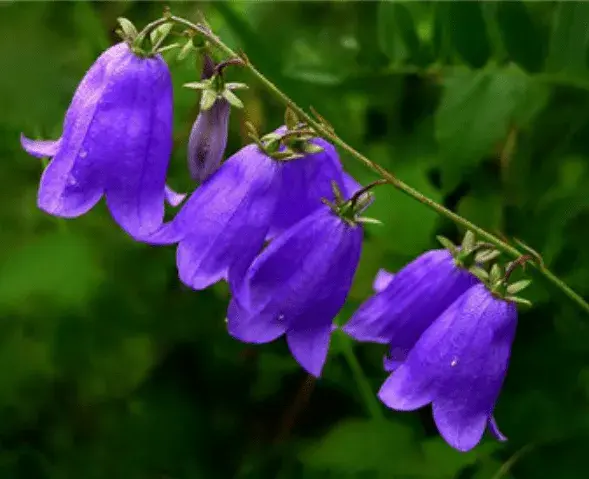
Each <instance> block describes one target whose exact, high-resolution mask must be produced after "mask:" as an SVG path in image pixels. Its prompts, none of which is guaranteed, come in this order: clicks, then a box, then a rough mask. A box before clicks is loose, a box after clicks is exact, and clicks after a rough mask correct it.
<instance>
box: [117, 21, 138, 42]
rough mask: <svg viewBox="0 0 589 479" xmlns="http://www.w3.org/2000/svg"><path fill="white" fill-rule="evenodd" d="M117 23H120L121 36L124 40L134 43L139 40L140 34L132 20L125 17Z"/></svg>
mask: <svg viewBox="0 0 589 479" xmlns="http://www.w3.org/2000/svg"><path fill="white" fill-rule="evenodd" d="M117 22H119V25H120V26H121V32H122V35H121V36H122V37H123V39H125V40H130V41H133V40H135V39H136V38H137V35H139V32H138V31H137V28H135V25H133V23H132V22H131V20H129V19H128V18H125V17H119V18H117Z"/></svg>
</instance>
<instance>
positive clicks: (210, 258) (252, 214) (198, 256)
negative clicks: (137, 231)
mask: <svg viewBox="0 0 589 479" xmlns="http://www.w3.org/2000/svg"><path fill="white" fill-rule="evenodd" d="M283 166H284V164H283V163H281V162H279V161H276V160H274V159H272V158H270V157H269V156H268V155H266V154H265V153H264V152H263V151H261V150H260V149H259V148H258V146H257V145H254V144H252V145H248V146H246V147H244V148H242V149H241V150H240V151H238V152H237V153H235V154H234V155H233V156H232V157H230V158H229V159H228V160H227V161H226V162H225V163H224V164H223V166H222V167H221V168H220V169H219V170H218V171H217V172H216V173H214V174H213V175H212V176H211V177H210V178H208V179H207V180H206V181H205V182H204V183H203V184H202V185H201V186H200V187H198V188H197V189H196V190H195V191H194V193H192V195H191V196H190V198H188V200H187V201H186V202H185V203H184V205H183V207H182V209H181V210H180V211H179V212H178V214H177V215H176V216H175V217H174V219H173V220H172V221H171V222H169V223H166V224H164V225H163V226H162V227H161V228H160V229H159V230H158V231H157V232H156V233H154V234H152V235H150V236H149V237H144V238H142V240H143V241H145V242H147V243H151V244H171V243H176V242H178V249H177V252H176V261H177V267H178V273H179V277H180V280H181V281H182V282H183V283H184V284H186V285H187V286H190V287H191V288H193V289H197V290H200V289H204V288H206V287H208V286H210V285H212V284H214V283H216V282H217V281H219V280H221V279H229V277H230V276H231V275H234V276H240V274H243V273H244V272H245V270H246V269H247V267H248V266H249V265H250V264H251V262H252V261H253V259H254V257H255V256H256V255H257V254H258V253H259V252H260V251H261V249H262V247H263V245H264V239H265V237H266V234H267V232H268V227H269V224H270V220H271V217H272V214H273V213H274V210H275V208H276V202H277V199H278V195H279V191H280V185H281V183H280V182H281V175H280V169H281V167H283ZM236 281H237V279H236Z"/></svg>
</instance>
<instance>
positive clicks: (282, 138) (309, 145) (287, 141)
mask: <svg viewBox="0 0 589 479" xmlns="http://www.w3.org/2000/svg"><path fill="white" fill-rule="evenodd" d="M284 122H285V125H286V128H287V130H286V131H285V132H284V133H280V134H279V133H268V134H267V135H264V136H263V137H261V138H260V136H259V135H258V132H257V131H256V129H255V127H254V126H253V125H252V124H251V123H246V127H247V129H248V135H249V137H250V138H251V139H252V140H253V141H254V142H255V143H256V144H257V145H258V147H259V148H260V149H261V150H262V151H263V152H264V153H266V154H267V155H268V156H270V157H271V158H274V159H275V160H278V161H292V160H297V159H299V158H304V157H305V156H307V155H312V154H315V153H320V152H322V151H323V148H321V147H320V146H319V145H316V144H315V143H313V142H312V141H311V140H313V139H314V138H317V133H316V132H315V131H314V130H313V129H311V128H309V127H308V126H307V125H305V124H304V123H301V122H300V121H299V120H298V118H297V117H296V115H295V114H294V112H293V111H292V110H290V109H288V108H287V110H286V113H285V120H284Z"/></svg>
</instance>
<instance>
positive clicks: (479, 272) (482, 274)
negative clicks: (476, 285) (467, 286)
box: [468, 266, 489, 283]
mask: <svg viewBox="0 0 589 479" xmlns="http://www.w3.org/2000/svg"><path fill="white" fill-rule="evenodd" d="M468 271H470V273H471V274H472V275H473V276H476V277H477V278H478V279H480V280H481V281H482V282H483V283H486V282H487V281H489V273H487V272H486V271H485V270H484V269H483V268H480V267H479V266H472V267H471V268H469V269H468Z"/></svg>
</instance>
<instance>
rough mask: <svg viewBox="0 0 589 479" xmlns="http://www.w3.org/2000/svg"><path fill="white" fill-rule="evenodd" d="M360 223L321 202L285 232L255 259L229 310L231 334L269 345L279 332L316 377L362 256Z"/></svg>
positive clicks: (297, 358)
mask: <svg viewBox="0 0 589 479" xmlns="http://www.w3.org/2000/svg"><path fill="white" fill-rule="evenodd" d="M362 235H363V234H362V226H361V225H360V224H359V223H354V222H349V221H346V220H344V219H342V218H341V217H339V216H338V215H337V214H336V213H335V212H334V211H332V210H331V209H330V208H329V207H327V206H323V207H321V208H319V209H317V210H315V212H314V213H313V214H311V215H309V216H307V217H305V218H304V219H303V220H301V221H300V222H298V223H297V224H295V225H294V226H292V227H291V228H289V229H288V230H286V231H285V232H284V233H282V234H281V235H280V236H278V237H277V238H276V239H275V240H273V241H272V242H271V243H270V245H269V246H268V247H267V248H266V249H265V250H264V251H263V252H262V253H261V254H260V255H259V256H258V257H257V258H256V259H255V261H254V262H253V263H252V265H251V266H250V268H249V269H248V271H247V273H246V275H245V279H244V281H243V285H242V286H241V287H240V288H237V290H236V291H234V297H233V299H232V301H231V303H230V305H229V309H228V312H227V326H228V330H229V334H231V335H232V336H234V337H235V338H237V339H239V340H241V341H244V342H248V343H267V342H270V341H273V340H275V339H277V338H278V337H279V336H282V335H283V334H284V335H286V341H287V343H288V346H289V348H290V350H291V353H292V355H293V356H294V358H295V359H296V360H297V361H298V363H299V364H300V365H301V366H302V367H303V368H304V369H305V370H306V371H308V372H309V373H310V374H312V375H314V376H319V375H320V374H321V370H322V368H323V365H324V363H325V360H326V358H327V351H328V348H329V340H330V337H331V332H332V330H333V319H334V318H335V316H336V315H337V313H338V312H339V311H340V309H341V308H342V306H343V305H344V302H345V300H346V297H347V295H348V292H349V290H350V287H351V285H352V279H353V277H354V273H355V271H356V268H357V266H358V261H359V259H360V251H361V247H362Z"/></svg>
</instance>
